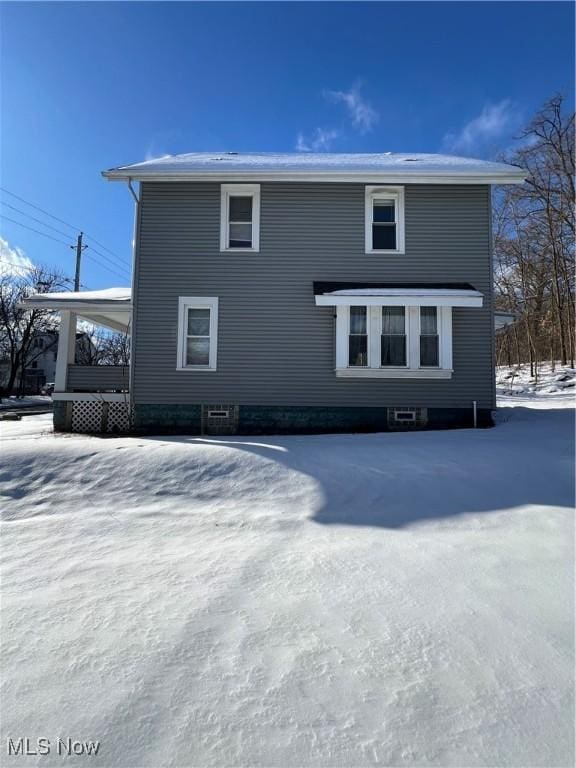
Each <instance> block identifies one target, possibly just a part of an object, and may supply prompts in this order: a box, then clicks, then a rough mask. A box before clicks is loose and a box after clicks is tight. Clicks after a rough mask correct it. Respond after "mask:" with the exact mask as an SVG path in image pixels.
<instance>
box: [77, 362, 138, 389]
mask: <svg viewBox="0 0 576 768" xmlns="http://www.w3.org/2000/svg"><path fill="white" fill-rule="evenodd" d="M129 371H130V369H129V368H128V366H127V365H69V366H68V377H67V382H66V391H67V392H128V388H129V381H130V372H129Z"/></svg>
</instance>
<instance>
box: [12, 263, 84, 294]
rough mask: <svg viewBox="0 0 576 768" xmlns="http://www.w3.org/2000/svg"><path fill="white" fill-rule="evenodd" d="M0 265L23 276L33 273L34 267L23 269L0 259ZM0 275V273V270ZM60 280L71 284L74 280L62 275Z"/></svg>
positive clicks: (18, 265)
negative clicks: (21, 273)
mask: <svg viewBox="0 0 576 768" xmlns="http://www.w3.org/2000/svg"><path fill="white" fill-rule="evenodd" d="M0 264H5V265H6V266H7V267H10V269H12V270H14V271H15V272H23V273H24V274H30V273H31V272H33V271H34V265H33V264H32V265H31V266H30V267H24V266H22V265H21V264H14V263H13V262H11V261H6V260H5V259H0ZM0 273H1V270H0ZM62 279H63V280H64V282H65V283H73V282H74V280H72V278H70V277H66V275H64V276H63V277H62ZM82 287H83V288H87V286H85V285H84V286H82Z"/></svg>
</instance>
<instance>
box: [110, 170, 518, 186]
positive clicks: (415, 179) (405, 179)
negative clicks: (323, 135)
mask: <svg viewBox="0 0 576 768" xmlns="http://www.w3.org/2000/svg"><path fill="white" fill-rule="evenodd" d="M102 176H104V178H105V179H108V181H215V182H229V183H239V184H240V183H244V182H246V183H253V182H260V181H304V182H334V183H342V182H349V183H355V184H358V183H359V184H522V183H523V182H524V181H525V180H526V174H525V173H524V171H517V172H516V171H510V172H509V173H506V174H502V175H499V174H494V173H475V174H470V173H466V174H458V173H419V174H399V173H396V174H389V175H388V174H383V173H381V172H380V173H377V172H376V173H375V172H370V171H368V172H365V173H361V172H358V171H351V172H348V173H346V172H345V171H338V172H336V173H334V172H332V171H330V172H323V171H289V172H286V173H282V172H278V171H245V170H242V171H232V170H230V171H215V172H213V173H209V172H206V171H199V172H196V171H189V170H186V171H175V172H174V171H173V172H171V173H167V172H159V171H156V172H153V171H148V172H146V171H138V170H133V171H129V170H111V171H103V172H102Z"/></svg>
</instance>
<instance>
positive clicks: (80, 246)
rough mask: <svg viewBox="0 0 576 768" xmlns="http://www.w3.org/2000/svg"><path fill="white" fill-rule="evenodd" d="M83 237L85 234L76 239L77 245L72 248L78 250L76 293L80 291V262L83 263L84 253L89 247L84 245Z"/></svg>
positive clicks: (81, 233) (75, 280) (82, 233)
mask: <svg viewBox="0 0 576 768" xmlns="http://www.w3.org/2000/svg"><path fill="white" fill-rule="evenodd" d="M83 237H84V232H80V234H79V235H78V237H77V238H76V245H75V246H74V245H71V246H70V248H72V249H74V248H76V273H75V275H74V290H75V291H76V292H78V291H79V290H80V262H81V261H82V251H83V250H84V249H85V248H88V246H87V245H82V238H83Z"/></svg>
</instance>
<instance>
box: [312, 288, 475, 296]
mask: <svg viewBox="0 0 576 768" xmlns="http://www.w3.org/2000/svg"><path fill="white" fill-rule="evenodd" d="M454 294H458V296H482V294H481V293H480V292H479V291H476V290H475V289H473V288H471V289H464V290H462V289H460V290H458V289H453V288H354V289H344V290H342V291H329V292H328V293H324V294H323V295H324V296H452V295H454Z"/></svg>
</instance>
